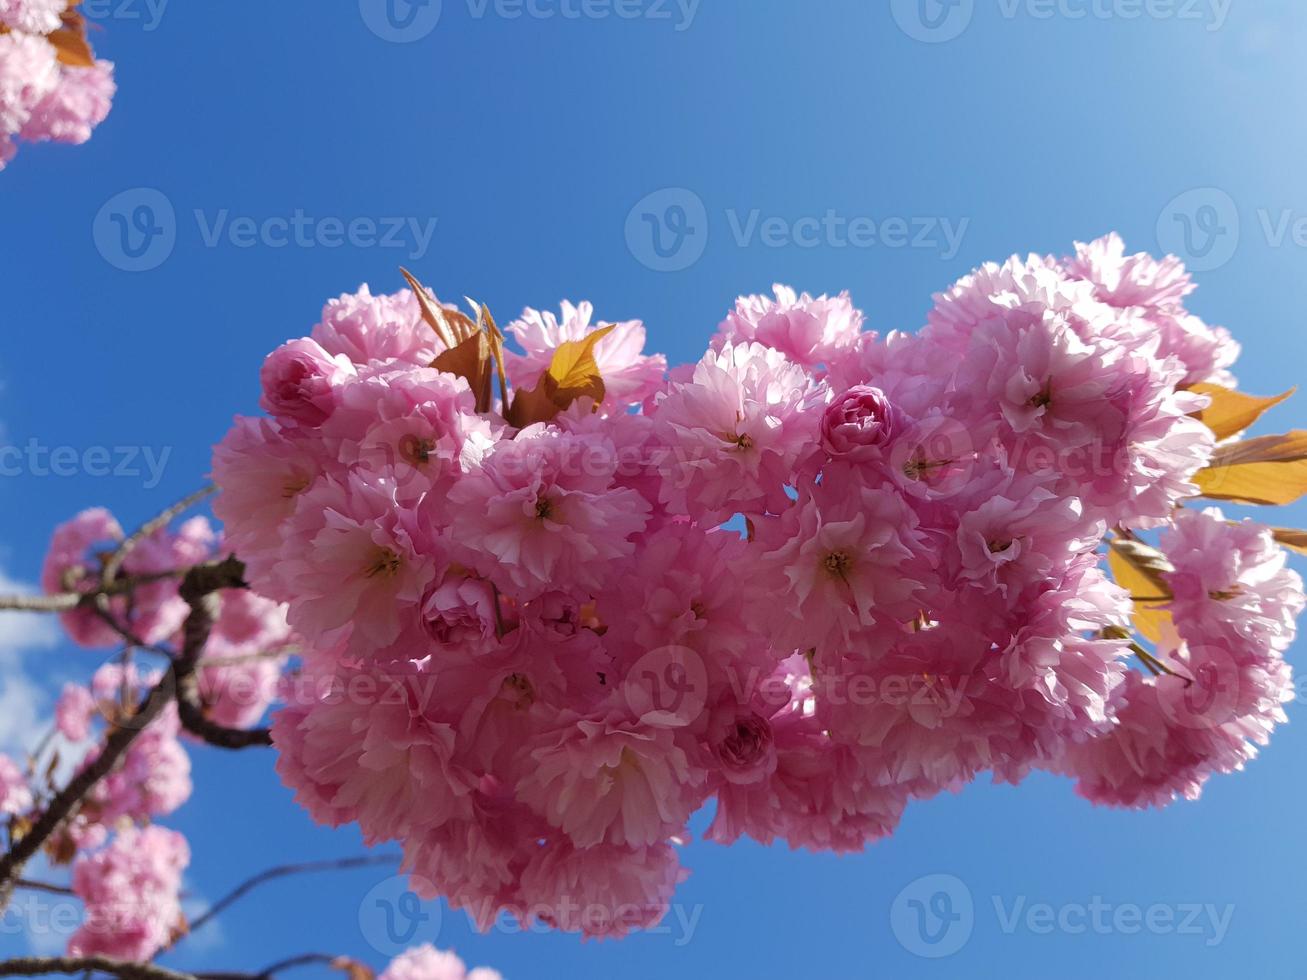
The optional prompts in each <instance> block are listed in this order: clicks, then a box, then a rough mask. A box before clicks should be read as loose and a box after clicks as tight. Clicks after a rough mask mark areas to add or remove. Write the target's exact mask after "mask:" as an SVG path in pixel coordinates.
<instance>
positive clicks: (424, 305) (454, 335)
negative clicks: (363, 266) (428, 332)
mask: <svg viewBox="0 0 1307 980" xmlns="http://www.w3.org/2000/svg"><path fill="white" fill-rule="evenodd" d="M399 271H400V274H401V275H402V276H403V277H404V279H405V280H406V281H407V282H408V285H409V288H410V289H412V290H413V295H414V296H416V297H417V300H418V306H419V308H420V309H421V310H422V319H423V320H425V321H426V322H427V326H429V327H430V328H431V329H432V330H433V331H434V332H435V334H436V337H437V338H438V339H439V340H440V342H441V343H442V344H444V345H445V347H446V348H450V349H452V348H454V347H457V346H458V345H459V344H461V343H462V342H463V341H465V340H467V339H468V338H469V337H471V336H472V335H473V334H474V333H476V331H477V325H476V324H475V323H473V322H472V318H471V317H468V316H466V315H464V314H462V313H459V312H458V311H457V310H447V309H445V308H444V307H443V306H441V305H440V304H439V303H437V302H436V301H435V300H433V299H432V298H431V294H430V293H429V292H427V287H426V286H424V285H422V283H420V282H418V280H417V279H416V278H415V277H414V275H413V273H411V272H409V271H408V270H407V269H405V268H404V267H403V266H400V269H399Z"/></svg>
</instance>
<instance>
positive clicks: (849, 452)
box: [821, 385, 899, 459]
mask: <svg viewBox="0 0 1307 980" xmlns="http://www.w3.org/2000/svg"><path fill="white" fill-rule="evenodd" d="M895 415H896V412H895V409H894V406H893V405H891V404H890V402H889V400H888V399H887V398H886V397H885V393H884V392H883V391H881V390H880V389H879V388H872V387H870V386H868V385H855V386H853V387H852V388H850V389H849V390H848V391H846V392H845V393H844V394H842V395H840V396H839V398H837V399H835V400H834V401H833V402H831V404H830V405H828V406H827V407H826V412H825V414H824V415H822V419H821V445H822V448H823V449H825V450H826V452H828V453H829V454H830V455H832V456H848V457H851V458H854V459H867V458H874V457H875V456H876V455H878V454H879V453H880V452H881V451H883V448H884V446H885V445H886V444H887V443H888V442H889V441H890V440H891V439H893V438H894V436H895V433H896V430H897V429H898V427H899V426H898V422H897V419H896V418H895Z"/></svg>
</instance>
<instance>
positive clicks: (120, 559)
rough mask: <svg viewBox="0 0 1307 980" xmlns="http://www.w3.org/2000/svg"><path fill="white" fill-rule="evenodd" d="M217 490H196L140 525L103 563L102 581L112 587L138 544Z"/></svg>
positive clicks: (215, 488)
mask: <svg viewBox="0 0 1307 980" xmlns="http://www.w3.org/2000/svg"><path fill="white" fill-rule="evenodd" d="M217 490H218V488H217V487H215V486H207V487H204V488H203V489H202V490H197V491H195V493H193V494H191V495H190V496H189V497H186V498H185V499H184V500H179V501H178V502H177V503H175V504H173V505H172V506H171V507H169V508H168V509H167V510H165V511H163V512H161V513H160V514H158V515H157V516H155V517H153V518H151V519H150V520H148V521H146V522H145V523H144V524H142V525H141V526H140V527H139V528H137V529H136V531H135V532H134V533H133V534H132V536H131V537H129V538H127V539H126V540H125V541H123V543H122V544H120V545H119V546H118V550H117V551H115V552H114V553H113V554H112V555H110V556H109V560H108V561H107V562H105V563H104V574H103V575H102V576H101V579H102V581H104V582H105V583H107V584H110V585H112V584H113V583H114V582H115V581H116V580H117V578H118V573H119V572H120V571H122V567H123V563H124V562H125V561H127V558H128V556H129V555H130V554H131V553H132V551H133V550H135V548H136V546H137V545H138V544H140V543H141V542H142V541H144V540H145V539H146V538H148V537H149V536H150V535H152V534H154V533H155V532H156V531H158V530H160V529H161V528H165V527H167V526H168V525H169V524H171V523H172V522H173V521H174V520H176V519H177V518H178V517H180V516H181V515H182V514H184V513H186V511H188V510H190V509H191V508H192V507H194V506H195V505H196V504H198V503H199V502H200V501H202V500H203V499H204V498H205V497H208V496H210V495H211V494H214V493H216V492H217Z"/></svg>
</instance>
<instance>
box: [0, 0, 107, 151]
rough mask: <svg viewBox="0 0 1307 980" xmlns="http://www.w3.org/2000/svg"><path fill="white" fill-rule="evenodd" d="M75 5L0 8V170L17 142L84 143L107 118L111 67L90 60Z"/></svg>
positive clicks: (65, 1)
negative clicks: (22, 140) (68, 40)
mask: <svg viewBox="0 0 1307 980" xmlns="http://www.w3.org/2000/svg"><path fill="white" fill-rule="evenodd" d="M79 2H80V0H71V2H70V0H0V170H3V169H4V167H5V165H6V164H7V163H8V162H9V161H10V160H11V159H12V158H13V156H14V154H15V153H16V152H17V150H18V147H17V145H16V143H15V141H16V140H19V139H24V140H28V141H31V142H36V141H42V140H55V141H57V142H60V143H85V142H86V141H87V140H89V139H90V138H91V131H92V130H93V129H94V128H95V127H96V126H98V125H99V124H100V123H101V122H103V121H104V118H105V117H106V116H107V115H108V114H109V107H110V104H111V103H112V101H113V95H114V90H115V85H114V80H113V65H112V64H111V63H110V62H108V61H103V60H100V61H97V60H95V59H94V58H93V56H91V55H90V54H89V47H86V46H85V35H84V33H83V32H82V22H81V20H80V17H79V15H77V14H76V11H75V8H76V7H77V5H78V3H79ZM68 18H72V21H71V22H69V20H68ZM54 39H59V41H60V45H59V46H56V44H55V43H54ZM65 39H71V45H70V44H69V43H65ZM77 47H80V48H81V52H80V53H71V54H70V52H74V51H75V49H76V48H77Z"/></svg>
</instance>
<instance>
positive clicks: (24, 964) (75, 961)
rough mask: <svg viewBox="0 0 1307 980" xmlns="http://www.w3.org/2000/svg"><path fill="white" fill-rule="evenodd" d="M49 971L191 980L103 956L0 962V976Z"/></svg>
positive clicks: (190, 976)
mask: <svg viewBox="0 0 1307 980" xmlns="http://www.w3.org/2000/svg"><path fill="white" fill-rule="evenodd" d="M51 973H66V974H74V973H86V974H91V973H107V974H109V975H110V976H113V977H118V978H119V980H195V976H194V974H191V973H178V972H176V971H175V970H169V969H166V968H164V967H162V966H154V965H152V964H150V963H127V962H124V961H123V960H113V959H110V958H109V957H107V956H25V957H20V958H19V959H13V960H3V961H0V977H40V976H48V975H49V974H51Z"/></svg>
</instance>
